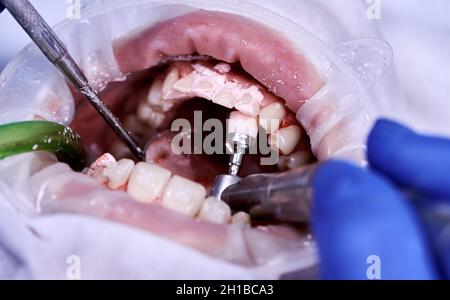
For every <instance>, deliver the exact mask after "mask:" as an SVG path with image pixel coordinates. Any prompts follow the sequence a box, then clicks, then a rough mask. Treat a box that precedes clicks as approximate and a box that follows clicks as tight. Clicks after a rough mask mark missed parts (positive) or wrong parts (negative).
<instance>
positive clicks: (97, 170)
mask: <svg viewBox="0 0 450 300" xmlns="http://www.w3.org/2000/svg"><path fill="white" fill-rule="evenodd" d="M116 162H117V161H116V159H115V158H114V156H112V155H111V154H109V153H105V154H103V155H102V156H100V157H99V158H98V159H97V160H96V161H95V162H93V163H92V164H91V166H90V167H89V168H88V169H87V171H86V175H88V176H90V177H92V178H94V179H96V180H97V181H98V182H100V183H101V184H105V183H107V182H108V178H107V177H106V176H105V175H104V174H103V171H104V170H105V168H106V167H108V166H112V165H114V164H116Z"/></svg>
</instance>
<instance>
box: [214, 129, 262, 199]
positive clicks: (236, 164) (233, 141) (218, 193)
mask: <svg viewBox="0 0 450 300" xmlns="http://www.w3.org/2000/svg"><path fill="white" fill-rule="evenodd" d="M253 143H255V139H254V138H252V137H250V136H249V135H246V134H242V133H238V132H233V133H229V134H228V136H227V140H226V143H225V147H226V150H227V153H230V160H229V163H228V166H229V171H228V174H223V175H219V176H217V177H216V179H215V181H214V183H213V185H212V188H211V192H210V193H209V195H210V196H212V197H215V198H217V199H220V198H221V197H222V192H223V191H224V190H225V189H226V188H227V187H229V186H230V185H233V184H236V183H238V182H240V181H241V177H239V171H240V169H241V166H242V162H243V159H244V156H245V154H246V153H247V152H248V150H249V149H250V147H251V146H252V145H253Z"/></svg>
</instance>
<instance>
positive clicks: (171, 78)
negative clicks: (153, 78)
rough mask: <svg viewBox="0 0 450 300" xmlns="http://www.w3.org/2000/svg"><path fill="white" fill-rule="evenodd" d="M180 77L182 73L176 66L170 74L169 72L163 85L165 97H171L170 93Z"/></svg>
mask: <svg viewBox="0 0 450 300" xmlns="http://www.w3.org/2000/svg"><path fill="white" fill-rule="evenodd" d="M179 78H180V74H179V73H178V69H177V68H176V67H175V68H172V69H171V70H170V72H169V74H167V77H166V79H165V80H164V83H163V85H162V96H163V98H164V99H167V98H168V97H169V94H170V93H171V92H172V90H173V86H174V84H175V83H176V82H177V81H178V79H179Z"/></svg>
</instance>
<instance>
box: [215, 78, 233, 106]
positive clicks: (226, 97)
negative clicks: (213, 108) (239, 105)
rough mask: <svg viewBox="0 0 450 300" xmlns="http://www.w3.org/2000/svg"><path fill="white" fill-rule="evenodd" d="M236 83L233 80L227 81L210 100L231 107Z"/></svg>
mask: <svg viewBox="0 0 450 300" xmlns="http://www.w3.org/2000/svg"><path fill="white" fill-rule="evenodd" d="M237 88H238V86H237V84H236V83H234V82H227V83H225V85H224V86H223V88H222V89H221V90H219V91H217V93H216V94H215V95H214V97H213V99H212V102H213V103H216V104H219V105H221V106H224V107H226V108H230V109H231V108H233V107H234V105H235V98H236V89H237Z"/></svg>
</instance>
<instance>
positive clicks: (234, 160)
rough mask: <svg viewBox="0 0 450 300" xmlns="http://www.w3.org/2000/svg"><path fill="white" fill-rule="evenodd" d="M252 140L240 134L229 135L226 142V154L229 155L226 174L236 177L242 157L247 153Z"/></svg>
mask: <svg viewBox="0 0 450 300" xmlns="http://www.w3.org/2000/svg"><path fill="white" fill-rule="evenodd" d="M252 143H253V139H252V138H251V137H250V136H248V135H246V134H242V133H237V132H236V133H231V134H229V136H228V138H227V142H226V148H227V152H228V153H231V158H230V162H229V166H230V168H229V171H228V173H229V174H230V175H232V176H238V174H239V171H240V169H241V166H242V161H243V159H244V155H245V154H246V153H247V151H248V149H249V148H250V146H251V144H252Z"/></svg>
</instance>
